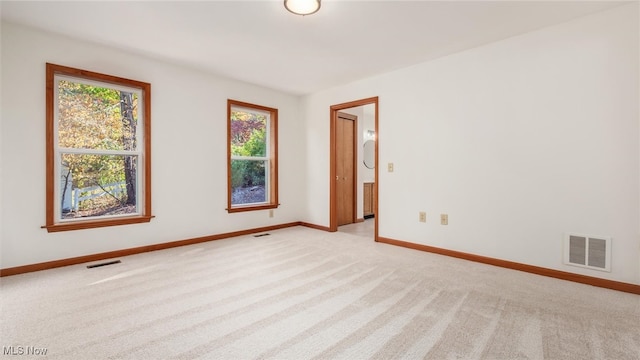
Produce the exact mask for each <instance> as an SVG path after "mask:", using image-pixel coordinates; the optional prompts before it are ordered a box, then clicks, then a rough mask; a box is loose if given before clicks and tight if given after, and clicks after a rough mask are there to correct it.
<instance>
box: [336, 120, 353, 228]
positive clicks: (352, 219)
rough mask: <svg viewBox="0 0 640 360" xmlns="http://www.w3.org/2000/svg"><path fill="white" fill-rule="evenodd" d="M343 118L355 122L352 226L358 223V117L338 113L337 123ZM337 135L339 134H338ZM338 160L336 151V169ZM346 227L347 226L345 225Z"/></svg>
mask: <svg viewBox="0 0 640 360" xmlns="http://www.w3.org/2000/svg"><path fill="white" fill-rule="evenodd" d="M339 117H341V118H342V119H344V120H345V121H353V134H352V136H353V141H351V145H352V148H353V149H352V151H353V162H352V164H351V167H352V169H353V178H352V179H351V184H352V186H351V187H352V189H351V191H353V203H352V204H351V214H352V216H351V224H354V223H356V220H357V218H358V138H357V136H358V135H357V134H358V117H357V116H355V115H351V114H349V113H346V112H342V111H336V122H337V121H338V118H339ZM336 135H337V133H336ZM337 144H338V143H337V141H336V149H337ZM337 160H338V152H337V151H336V168H337ZM336 180H337V179H336ZM337 209H338V206H337V202H336V221H337V218H338V211H337ZM345 225H346V224H345Z"/></svg>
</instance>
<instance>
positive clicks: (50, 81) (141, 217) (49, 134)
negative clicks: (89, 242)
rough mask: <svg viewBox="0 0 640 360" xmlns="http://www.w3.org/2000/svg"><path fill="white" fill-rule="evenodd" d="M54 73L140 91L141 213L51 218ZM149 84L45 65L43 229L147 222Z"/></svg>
mask: <svg viewBox="0 0 640 360" xmlns="http://www.w3.org/2000/svg"><path fill="white" fill-rule="evenodd" d="M56 75H67V76H71V77H76V78H81V79H86V80H93V81H100V82H104V83H110V84H114V85H124V86H127V87H131V88H136V89H139V90H140V91H142V94H143V104H144V111H143V118H142V120H143V122H144V125H143V136H144V148H143V154H142V156H143V157H144V161H143V162H144V166H143V169H142V171H141V174H142V176H143V177H144V179H143V186H144V189H143V191H142V192H141V193H140V195H142V196H143V197H144V204H143V207H142V209H141V213H140V214H138V215H134V216H121V217H113V218H96V219H86V220H85V219H83V220H71V221H65V222H58V221H57V220H56V218H55V206H56V201H55V176H56V174H55V161H56V159H55V141H54V137H55V133H54V129H55V126H54V120H55V112H56V109H54V98H53V97H54V93H55V91H54V90H55V89H54V86H55V80H54V77H55V76H56ZM152 218H153V216H152V215H151V84H149V83H145V82H141V81H136V80H130V79H125V78H121V77H117V76H112V75H105V74H100V73H96V72H92V71H87V70H80V69H76V68H72V67H67V66H61V65H56V64H50V63H47V64H46V225H44V226H43V228H45V229H47V231H48V232H58V231H69V230H80V229H91V228H98V227H106V226H117V225H128V224H137V223H146V222H149V221H151V219H152Z"/></svg>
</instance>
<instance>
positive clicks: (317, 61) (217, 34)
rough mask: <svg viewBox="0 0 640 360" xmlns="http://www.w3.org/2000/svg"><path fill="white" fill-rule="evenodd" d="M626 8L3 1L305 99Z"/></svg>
mask: <svg viewBox="0 0 640 360" xmlns="http://www.w3.org/2000/svg"><path fill="white" fill-rule="evenodd" d="M635 1H637V0H635ZM624 3H625V2H615V1H565V2H560V1H454V0H449V1H361V0H360V1H358V0H351V1H344V0H343V1H340V0H334V1H331V0H325V1H323V2H322V8H321V9H320V11H319V12H318V13H316V14H314V15H311V16H305V17H302V16H297V15H293V14H291V13H289V12H287V11H286V10H285V8H284V6H283V4H282V1H280V0H277V1H276V0H262V1H194V2H190V1H136V2H132V1H117V2H116V1H87V2H77V1H72V2H60V1H42V2H22V1H20V2H18V1H2V2H1V3H0V4H1V5H0V6H1V8H0V14H1V17H2V19H3V21H10V22H14V23H20V24H25V25H29V26H33V27H37V28H40V29H44V30H47V31H50V32H55V33H60V34H64V35H68V36H71V37H75V38H79V39H84V40H89V41H92V42H96V43H100V44H104V45H108V46H112V47H117V48H121V49H124V50H126V51H130V52H135V53H140V54H144V55H146V56H151V57H154V58H160V59H164V60H167V61H170V62H173V63H178V64H183V65H187V66H190V67H195V68H198V69H201V70H205V71H208V72H211V73H214V74H217V75H221V76H225V77H229V78H233V79H238V80H241V81H245V82H249V83H254V84H258V85H262V86H266V87H270V88H273V89H278V90H281V91H284V92H288V93H292V94H298V95H301V94H307V93H312V92H315V91H318V90H322V89H326V88H330V87H333V86H337V85H341V84H345V83H348V82H351V81H354V80H358V79H361V78H365V77H368V76H372V75H376V74H380V73H384V72H388V71H391V70H394V69H398V68H402V67H406V66H410V65H413V64H417V63H420V62H424V61H427V60H431V59H435V58H438V57H441V56H445V55H448V54H451V53H454V52H458V51H461V50H465V49H469V48H473V47H476V46H479V45H482V44H486V43H489V42H493V41H497V40H501V39H505V38H508V37H511V36H516V35H519V34H522V33H525V32H528V31H532V30H535V29H539V28H542V27H545V26H550V25H554V24H558V23H561V22H564V21H567V20H570V19H573V18H577V17H580V16H584V15H586V14H589V13H593V12H598V11H602V10H605V9H608V8H611V7H614V6H618V5H621V4H624Z"/></svg>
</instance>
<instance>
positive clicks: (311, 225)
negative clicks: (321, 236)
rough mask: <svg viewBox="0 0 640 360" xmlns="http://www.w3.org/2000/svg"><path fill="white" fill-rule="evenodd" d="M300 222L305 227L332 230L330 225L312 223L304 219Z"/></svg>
mask: <svg viewBox="0 0 640 360" xmlns="http://www.w3.org/2000/svg"><path fill="white" fill-rule="evenodd" d="M298 224H299V225H301V226H305V227H308V228H312V229H316V230H322V231H327V232H331V229H330V228H329V227H327V226H321V225H316V224H311V223H307V222H304V221H301V222H299V223H298Z"/></svg>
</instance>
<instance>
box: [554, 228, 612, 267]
mask: <svg viewBox="0 0 640 360" xmlns="http://www.w3.org/2000/svg"><path fill="white" fill-rule="evenodd" d="M564 263H565V264H567V265H573V266H579V267H584V268H588V269H594V270H600V271H609V272H610V271H611V238H610V237H604V236H590V235H578V234H566V235H565V239H564Z"/></svg>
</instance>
